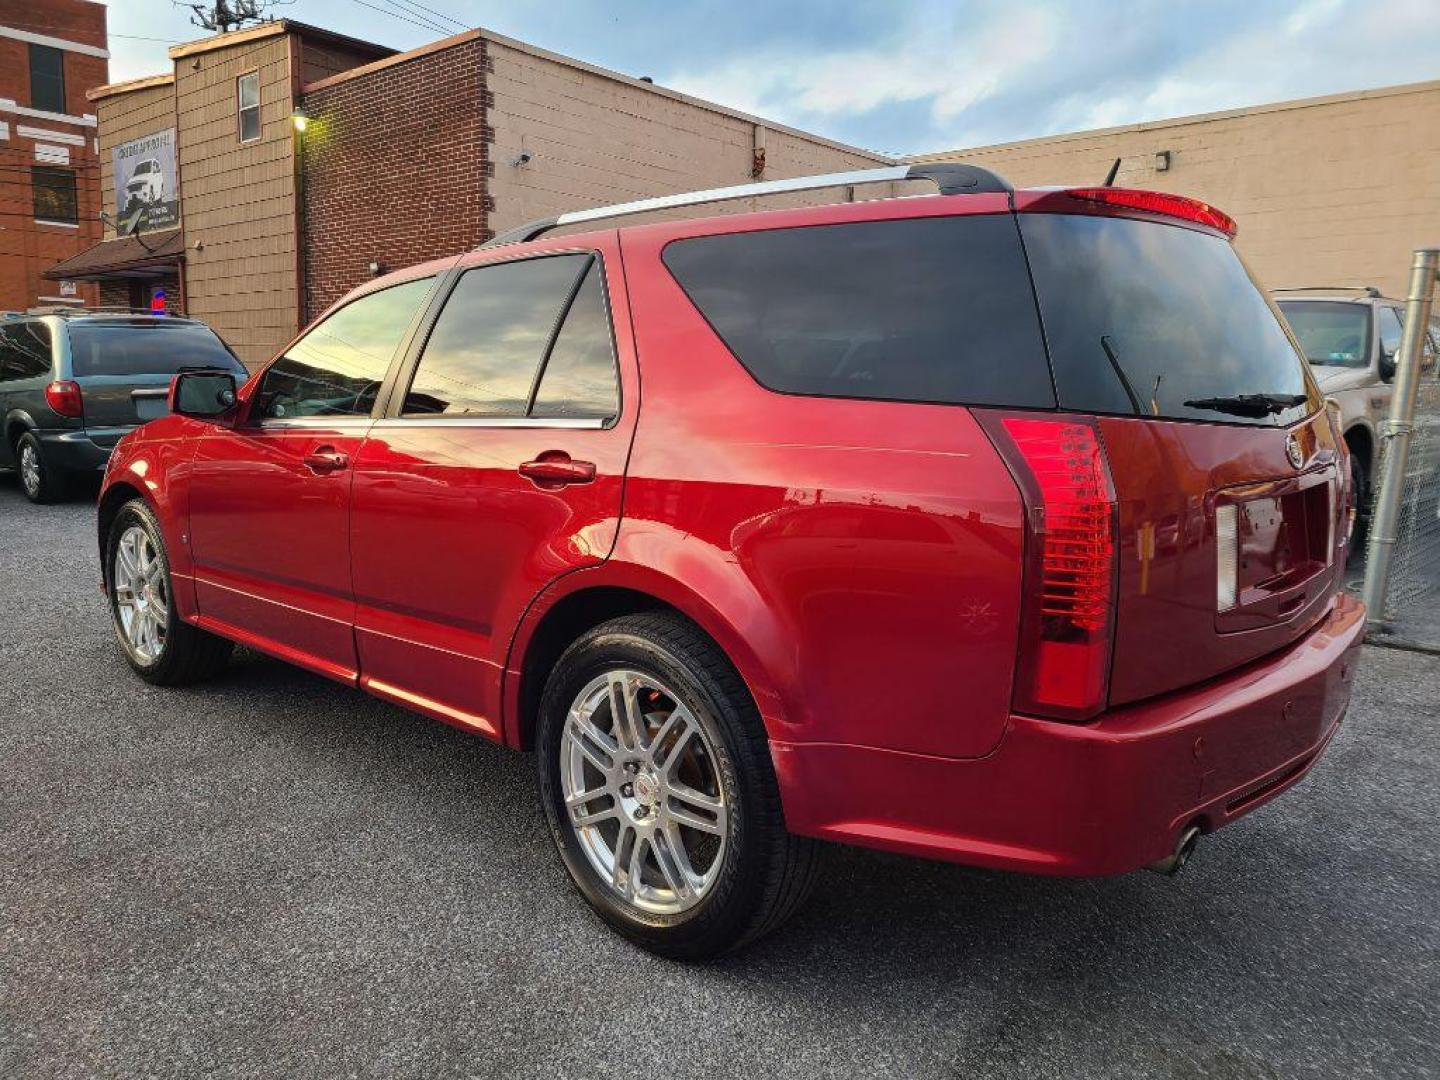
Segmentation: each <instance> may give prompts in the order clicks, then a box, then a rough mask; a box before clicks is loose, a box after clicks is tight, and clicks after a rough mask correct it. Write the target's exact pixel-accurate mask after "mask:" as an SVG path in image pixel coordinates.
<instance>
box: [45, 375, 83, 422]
mask: <svg viewBox="0 0 1440 1080" xmlns="http://www.w3.org/2000/svg"><path fill="white" fill-rule="evenodd" d="M45 404H47V405H49V406H50V409H51V411H52V412H57V413H59V414H60V415H61V416H71V417H74V418H75V419H77V420H78V419H79V418H80V417H82V416H84V415H85V404H84V401H83V400H82V399H81V397H80V384H79V383H74V382H71V381H70V380H69V379H57V380H56V381H55V382H52V383H51V384H50V385H49V386H47V387H45Z"/></svg>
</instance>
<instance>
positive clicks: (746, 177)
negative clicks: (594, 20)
mask: <svg viewBox="0 0 1440 1080" xmlns="http://www.w3.org/2000/svg"><path fill="white" fill-rule="evenodd" d="M487 43H488V47H489V56H490V66H491V71H490V73H489V76H488V83H487V86H488V89H489V91H490V95H489V100H490V102H491V105H490V108H489V110H488V115H487V122H488V125H489V127H490V128H491V129H492V130H493V133H494V143H493V145H492V146H491V149H490V160H491V161H492V162H493V163H494V176H493V178H492V179H491V181H490V185H489V194H490V196H491V197H492V199H493V200H494V208H493V211H492V213H491V215H490V228H491V229H493V230H495V231H496V232H504V231H505V230H506V229H508V228H512V227H514V226H516V225H519V224H522V223H523V222H526V221H529V220H532V219H534V218H539V217H545V216H547V215H550V214H555V213H560V212H562V211H565V210H575V209H581V208H583V207H587V206H598V205H604V204H607V203H617V202H627V201H629V200H632V199H641V198H647V197H650V196H654V195H668V194H672V193H674V192H680V191H691V190H695V189H697V188H708V187H718V186H722V185H727V184H744V183H749V182H750V181H751V180H752V177H751V167H752V162H753V153H754V149H755V146H756V139H757V131H756V128H757V124H756V122H755V121H753V120H750V119H748V118H745V117H740V116H736V115H733V114H730V113H726V112H724V111H720V110H717V109H714V108H707V107H706V106H704V105H702V104H699V103H696V102H694V101H692V100H688V99H685V98H683V97H680V96H679V95H675V94H671V93H667V92H665V91H663V90H659V89H656V88H654V87H651V86H648V85H645V84H642V83H639V82H638V81H636V80H632V79H627V78H624V77H622V76H616V75H613V74H610V73H606V72H601V71H599V70H596V69H591V68H587V67H584V66H576V65H572V64H567V63H563V62H561V61H560V60H558V59H552V58H551V57H549V56H548V55H546V54H544V53H543V52H541V51H539V50H531V49H526V48H520V47H517V45H516V44H515V43H513V42H506V41H503V40H495V39H493V38H490V39H488V42H487ZM758 137H759V138H760V140H761V141H762V142H763V144H764V145H765V148H766V168H765V173H764V176H763V179H766V180H778V179H783V178H785V177H791V176H799V175H804V174H806V173H817V172H841V171H845V170H850V169H862V168H871V167H876V166H879V165H881V164H888V162H886V161H885V160H884V159H883V158H881V156H880V155H878V154H867V153H864V152H863V151H856V150H851V149H847V148H843V147H839V146H837V145H835V144H832V143H827V142H826V141H825V140H823V139H819V138H807V137H805V136H802V135H799V134H796V133H790V132H787V131H784V130H777V129H775V128H769V127H765V126H763V125H761V132H760V134H759V136H758ZM522 152H528V153H529V154H530V155H531V160H530V162H529V163H528V164H526V165H523V166H515V165H512V164H511V162H512V161H514V160H515V158H516V157H518V156H519V155H520V154H521V153H522ZM837 197H843V194H842V193H837V192H833V191H832V192H829V193H828V194H827V195H815V194H812V195H806V196H790V197H788V199H787V201H788V202H789V203H794V204H798V203H804V202H816V201H831V200H833V199H835V198H837ZM775 205H783V203H781V202H780V201H779V200H772V201H770V202H769V203H768V204H767V208H768V207H769V206H775ZM748 208H749V207H748V206H738V207H730V209H741V210H743V209H748ZM692 213H693V211H692Z"/></svg>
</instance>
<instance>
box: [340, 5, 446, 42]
mask: <svg viewBox="0 0 1440 1080" xmlns="http://www.w3.org/2000/svg"><path fill="white" fill-rule="evenodd" d="M355 3H357V4H359V5H360V6H361V7H365V8H369V9H370V10H371V11H378V12H379V13H380V14H381V15H389V16H390V17H391V18H392V19H399V20H400V21H401V22H404V23H409V24H410V25H411V26H418V27H420V29H422V30H429V31H430V32H431V33H432V34H447V35H448V34H449V33H450V31H449V30H447V29H445V28H444V27H440V26H436V25H435V24H433V23H428V22H419V21H417V20H415V19H407V18H406V17H405V16H404V15H401V14H400V13H399V12H398V11H394V10H392V9H390V8H383V7H378V6H376V5H375V4H368V3H366V2H365V0H355Z"/></svg>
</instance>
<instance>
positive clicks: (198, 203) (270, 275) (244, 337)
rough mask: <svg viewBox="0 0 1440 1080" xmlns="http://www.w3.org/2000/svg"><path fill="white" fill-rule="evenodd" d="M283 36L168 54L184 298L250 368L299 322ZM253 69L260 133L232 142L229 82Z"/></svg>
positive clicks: (232, 86)
mask: <svg viewBox="0 0 1440 1080" xmlns="http://www.w3.org/2000/svg"><path fill="white" fill-rule="evenodd" d="M293 40H294V39H293V38H292V37H290V36H287V35H285V34H275V35H272V36H268V37H262V38H258V39H252V40H246V41H242V42H240V43H239V44H236V45H233V46H230V47H225V48H218V49H212V50H210V51H208V52H202V53H198V54H195V55H193V56H182V57H178V58H177V59H176V60H175V101H176V110H177V113H178V117H179V132H178V136H177V139H178V144H179V159H180V189H181V191H182V193H183V195H182V198H183V201H184V214H185V242H186V246H187V249H188V250H187V251H186V269H185V287H186V300H187V301H188V306H189V310H190V314H192V315H194V316H195V317H197V318H200V319H204V320H205V321H206V322H208V323H209V324H210V325H211V326H212V327H213V328H214V329H215V331H216V332H217V333H218V334H219V335H220V336H221V337H223V338H224V339H225V340H226V341H227V342H229V343H230V345H231V347H232V348H234V350H235V351H236V353H237V354H239V356H240V358H241V359H242V360H243V361H245V363H246V364H247V365H249V366H251V367H255V366H256V365H258V364H261V363H263V362H264V361H266V360H268V359H269V358H270V357H271V356H272V355H274V354H275V353H276V352H277V351H278V350H279V349H280V347H281V346H282V345H284V344H285V343H286V342H287V341H288V340H290V338H291V337H293V336H294V334H295V328H296V326H297V324H298V320H299V300H298V292H297V273H296V271H297V264H296V249H295V234H296V229H295V158H294V129H293V127H292V125H291V123H290V113H291V111H292V108H293V94H292V84H291V77H290V49H291V42H292V41H293ZM197 63H198V69H197V68H196V67H195V65H196V64H197ZM257 70H258V71H259V73H260V124H261V128H260V138H259V139H258V140H256V141H254V142H249V143H244V144H242V143H241V142H240V139H239V134H238V132H237V130H236V105H235V80H236V78H237V77H238V76H240V75H241V74H243V73H246V72H249V71H257ZM197 245H201V246H199V247H197Z"/></svg>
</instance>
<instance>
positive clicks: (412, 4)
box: [386, 0, 470, 30]
mask: <svg viewBox="0 0 1440 1080" xmlns="http://www.w3.org/2000/svg"><path fill="white" fill-rule="evenodd" d="M386 3H388V4H391V5H392V6H397V7H398V6H403V7H407V8H419V9H420V10H421V11H424V12H428V13H429V14H431V15H438V16H439V17H440V18H442V19H444V20H445V21H446V22H448V23H453V24H454V25H455V26H458V27H459V28H460V29H461V30H469V29H470V26H469V25H468V24H467V23H463V22H461V21H460V20H459V19H456V18H453V17H452V16H449V15H446V14H445V13H444V12H443V11H436V10H435V9H434V8H431V7H426V6H425V5H424V4H421V3H417V2H416V0H386Z"/></svg>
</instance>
